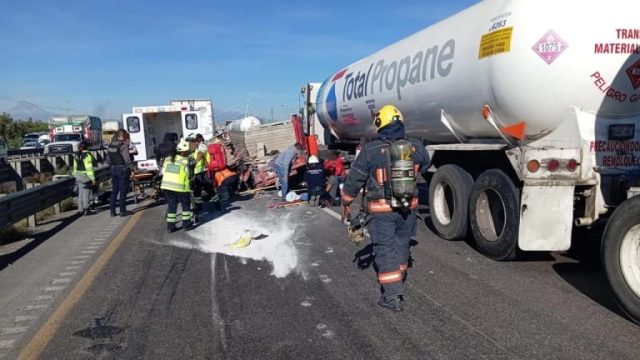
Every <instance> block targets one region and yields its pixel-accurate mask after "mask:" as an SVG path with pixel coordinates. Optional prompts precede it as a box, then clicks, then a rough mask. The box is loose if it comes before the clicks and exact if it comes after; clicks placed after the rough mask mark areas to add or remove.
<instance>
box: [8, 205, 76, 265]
mask: <svg viewBox="0 0 640 360" xmlns="http://www.w3.org/2000/svg"><path fill="white" fill-rule="evenodd" d="M78 218H80V215H79V214H77V213H76V214H73V215H69V216H67V217H64V218H59V219H56V220H51V221H49V222H46V223H41V225H44V224H47V223H51V222H53V221H56V222H58V224H57V225H56V226H54V227H53V228H51V229H49V230H47V231H43V232H41V233H37V234H35V235H33V240H32V241H31V242H29V243H27V244H25V245H24V246H23V247H21V248H20V249H18V250H16V251H14V252H12V253H9V254H6V255H2V256H0V270H3V269H4V268H6V267H7V266H9V265H11V264H13V263H14V262H16V261H18V260H19V259H20V258H22V257H23V256H25V255H27V254H28V253H29V252H31V250H33V249H35V248H37V247H38V246H40V244H42V243H43V242H45V241H46V240H48V239H49V238H50V237H52V236H54V235H55V234H57V233H58V232H59V231H60V230H62V229H64V228H65V227H66V226H67V225H69V224H71V223H72V222H74V221H75V220H76V219H78Z"/></svg>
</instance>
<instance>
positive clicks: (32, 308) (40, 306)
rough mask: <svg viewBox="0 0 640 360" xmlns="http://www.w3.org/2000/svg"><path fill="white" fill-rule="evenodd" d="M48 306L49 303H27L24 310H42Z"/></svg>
mask: <svg viewBox="0 0 640 360" xmlns="http://www.w3.org/2000/svg"><path fill="white" fill-rule="evenodd" d="M48 307H49V305H48V304H36V305H27V307H26V308H24V311H33V310H41V309H46V308H48Z"/></svg>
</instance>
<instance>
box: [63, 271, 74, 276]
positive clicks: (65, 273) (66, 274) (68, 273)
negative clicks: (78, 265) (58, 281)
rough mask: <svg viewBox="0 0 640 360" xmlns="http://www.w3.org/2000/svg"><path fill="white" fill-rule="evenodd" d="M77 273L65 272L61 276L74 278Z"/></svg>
mask: <svg viewBox="0 0 640 360" xmlns="http://www.w3.org/2000/svg"><path fill="white" fill-rule="evenodd" d="M75 274H76V272H75V271H65V272H61V273H60V276H62V277H65V276H73V275H75Z"/></svg>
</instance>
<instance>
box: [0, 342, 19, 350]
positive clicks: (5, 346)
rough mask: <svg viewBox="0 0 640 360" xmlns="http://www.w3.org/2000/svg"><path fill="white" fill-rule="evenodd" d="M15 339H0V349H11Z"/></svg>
mask: <svg viewBox="0 0 640 360" xmlns="http://www.w3.org/2000/svg"><path fill="white" fill-rule="evenodd" d="M15 342H16V341H15V340H0V349H11V348H12V347H13V344H14V343H15Z"/></svg>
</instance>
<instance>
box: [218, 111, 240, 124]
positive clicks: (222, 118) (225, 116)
mask: <svg viewBox="0 0 640 360" xmlns="http://www.w3.org/2000/svg"><path fill="white" fill-rule="evenodd" d="M243 117H244V113H243V112H239V111H224V110H221V109H213V119H214V120H215V122H216V124H222V125H224V123H225V122H226V121H228V120H235V119H241V118H243Z"/></svg>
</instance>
